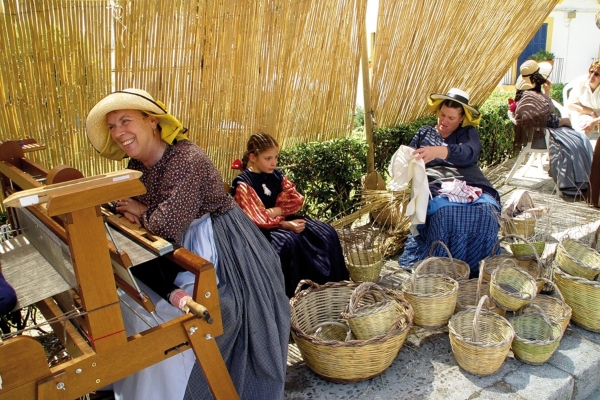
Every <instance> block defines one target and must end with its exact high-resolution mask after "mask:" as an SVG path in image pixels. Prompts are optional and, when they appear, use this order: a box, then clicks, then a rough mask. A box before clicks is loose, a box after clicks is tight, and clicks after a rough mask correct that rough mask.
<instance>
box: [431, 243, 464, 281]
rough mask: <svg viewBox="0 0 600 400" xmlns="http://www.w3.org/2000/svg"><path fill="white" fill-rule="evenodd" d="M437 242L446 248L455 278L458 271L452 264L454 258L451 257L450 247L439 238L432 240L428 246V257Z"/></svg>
mask: <svg viewBox="0 0 600 400" xmlns="http://www.w3.org/2000/svg"><path fill="white" fill-rule="evenodd" d="M438 244H439V245H440V246H442V247H443V248H444V249H445V250H446V254H448V258H449V259H450V265H451V266H452V272H453V273H454V279H457V278H458V273H457V272H456V266H455V265H454V258H452V254H450V249H448V246H446V244H445V243H444V242H442V241H441V240H436V241H435V242H433V243H432V244H431V247H430V248H429V257H431V256H432V255H433V249H434V248H435V246H436V245H438Z"/></svg>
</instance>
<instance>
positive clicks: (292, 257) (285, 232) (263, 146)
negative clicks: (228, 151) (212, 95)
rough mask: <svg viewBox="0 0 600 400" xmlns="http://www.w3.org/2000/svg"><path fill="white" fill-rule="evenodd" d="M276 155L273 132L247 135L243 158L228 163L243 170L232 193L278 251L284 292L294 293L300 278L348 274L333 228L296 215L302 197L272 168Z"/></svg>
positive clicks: (325, 279)
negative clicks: (248, 137)
mask: <svg viewBox="0 0 600 400" xmlns="http://www.w3.org/2000/svg"><path fill="white" fill-rule="evenodd" d="M278 154H279V144H278V143H277V142H276V141H275V139H274V138H273V137H272V136H270V135H268V134H266V133H256V134H254V135H252V136H250V139H249V140H248V144H247V147H246V152H245V153H244V156H243V158H242V160H241V161H240V160H236V161H235V162H234V164H233V166H232V167H233V168H236V169H240V170H241V171H242V172H241V173H240V174H239V175H238V176H237V177H236V178H235V179H234V180H233V184H232V185H231V194H232V195H233V197H234V199H235V201H236V202H237V203H238V204H239V205H240V207H241V208H242V210H244V212H245V213H246V214H247V215H248V216H249V217H250V219H251V220H252V221H254V223H255V224H256V225H257V226H258V227H259V228H260V230H261V231H262V232H263V234H264V235H265V236H266V237H267V238H268V239H269V241H270V242H271V244H272V245H273V247H274V248H275V251H276V252H277V253H278V254H279V257H280V259H281V268H282V269H283V275H284V277H285V291H286V293H287V295H288V297H292V296H293V295H294V291H295V289H296V286H297V285H298V282H300V280H302V279H310V280H312V281H314V282H316V283H319V284H324V283H327V282H336V281H341V280H346V279H348V277H349V275H348V270H347V268H346V263H345V261H344V254H343V252H342V246H341V243H340V239H339V237H338V234H337V232H336V231H335V229H333V227H332V226H331V225H329V224H327V223H325V222H321V221H315V220H313V219H310V218H306V217H302V216H299V215H297V214H296V213H297V212H298V211H299V210H300V208H301V207H302V204H303V202H304V197H303V196H302V195H301V194H300V193H298V191H297V190H296V185H295V184H294V183H292V182H291V181H290V180H289V179H288V178H287V177H286V176H285V175H284V174H283V172H281V171H280V170H278V169H276V168H275V167H276V166H277V155H278Z"/></svg>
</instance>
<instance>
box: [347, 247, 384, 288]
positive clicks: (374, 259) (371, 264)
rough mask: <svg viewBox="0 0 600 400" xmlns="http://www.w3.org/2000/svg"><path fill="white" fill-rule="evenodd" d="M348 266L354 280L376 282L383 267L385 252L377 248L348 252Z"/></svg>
mask: <svg viewBox="0 0 600 400" xmlns="http://www.w3.org/2000/svg"><path fill="white" fill-rule="evenodd" d="M346 266H347V267H348V272H349V273H350V279H352V280H353V281H354V282H376V281H377V280H378V279H379V275H380V274H381V269H382V268H383V254H381V252H380V251H379V250H375V249H356V250H352V251H350V252H349V253H348V257H347V258H346Z"/></svg>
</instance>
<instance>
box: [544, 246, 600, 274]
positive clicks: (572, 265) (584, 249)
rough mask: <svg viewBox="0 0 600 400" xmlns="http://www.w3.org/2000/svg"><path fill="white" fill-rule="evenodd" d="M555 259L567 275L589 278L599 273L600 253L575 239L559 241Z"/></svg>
mask: <svg viewBox="0 0 600 400" xmlns="http://www.w3.org/2000/svg"><path fill="white" fill-rule="evenodd" d="M555 260H556V262H557V263H558V265H559V266H560V269H562V270H563V271H565V272H566V273H567V274H569V275H572V276H578V277H581V278H585V279H589V280H594V279H596V277H597V276H598V275H600V254H599V253H598V252H597V251H596V250H594V249H593V248H591V247H588V246H586V245H584V244H582V243H581V242H579V241H577V240H575V239H564V240H561V241H560V243H559V244H558V247H557V248H556V256H555Z"/></svg>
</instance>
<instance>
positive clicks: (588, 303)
mask: <svg viewBox="0 0 600 400" xmlns="http://www.w3.org/2000/svg"><path fill="white" fill-rule="evenodd" d="M554 280H555V282H556V286H557V287H558V289H559V290H560V291H561V293H562V295H563V296H564V298H565V302H566V303H567V304H568V305H569V306H570V307H571V308H572V310H573V315H572V316H571V321H573V322H574V323H575V324H577V325H579V326H581V327H582V328H584V329H587V330H589V331H592V332H600V282H598V281H590V280H589V279H585V278H580V277H578V276H572V275H569V274H568V273H566V272H564V271H563V270H562V269H561V268H558V267H557V266H555V268H554Z"/></svg>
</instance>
